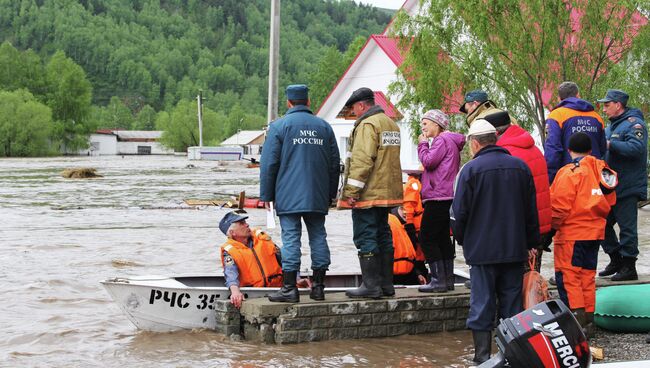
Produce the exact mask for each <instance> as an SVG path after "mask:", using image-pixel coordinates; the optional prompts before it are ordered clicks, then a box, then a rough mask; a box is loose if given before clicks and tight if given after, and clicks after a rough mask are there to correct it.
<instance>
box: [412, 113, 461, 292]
mask: <svg viewBox="0 0 650 368" xmlns="http://www.w3.org/2000/svg"><path fill="white" fill-rule="evenodd" d="M420 126H421V127H422V134H421V135H420V137H419V141H420V143H419V144H418V158H419V159H420V162H421V163H422V166H423V167H424V172H423V173H422V203H423V205H424V214H423V215H422V226H421V228H420V244H421V246H422V250H423V251H424V255H425V257H426V260H427V263H428V264H429V269H430V270H431V282H429V283H428V284H427V285H424V286H421V287H420V288H419V289H418V290H419V291H421V292H425V293H433V292H445V291H447V290H453V289H454V253H455V252H454V246H453V244H452V243H451V239H450V237H449V207H451V202H452V199H453V198H454V180H455V179H456V174H458V170H459V167H460V151H461V150H462V149H463V147H464V146H465V136H464V135H462V134H459V133H453V132H449V131H447V128H448V127H449V117H448V116H447V115H446V114H445V113H444V112H442V111H440V110H429V111H427V112H426V113H425V114H424V116H423V117H422V120H421V121H420Z"/></svg>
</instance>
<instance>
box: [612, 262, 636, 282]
mask: <svg viewBox="0 0 650 368" xmlns="http://www.w3.org/2000/svg"><path fill="white" fill-rule="evenodd" d="M635 263H636V258H634V257H623V260H622V266H621V269H620V270H618V272H617V273H616V274H615V275H614V276H612V281H631V280H638V279H639V275H637V273H636V265H635Z"/></svg>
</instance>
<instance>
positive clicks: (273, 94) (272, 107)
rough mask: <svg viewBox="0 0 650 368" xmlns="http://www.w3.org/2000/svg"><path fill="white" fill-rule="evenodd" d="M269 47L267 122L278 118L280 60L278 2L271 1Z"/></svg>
mask: <svg viewBox="0 0 650 368" xmlns="http://www.w3.org/2000/svg"><path fill="white" fill-rule="evenodd" d="M269 33H270V38H271V41H270V45H269V102H268V110H267V120H268V122H269V123H271V122H272V121H273V120H275V119H277V118H278V60H279V58H280V0H271V31H270V32H269Z"/></svg>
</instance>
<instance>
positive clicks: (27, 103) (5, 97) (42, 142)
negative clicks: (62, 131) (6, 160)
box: [0, 89, 54, 157]
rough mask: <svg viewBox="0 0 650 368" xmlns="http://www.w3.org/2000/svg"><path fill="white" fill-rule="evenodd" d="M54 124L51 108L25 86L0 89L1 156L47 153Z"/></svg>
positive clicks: (41, 154)
mask: <svg viewBox="0 0 650 368" xmlns="http://www.w3.org/2000/svg"><path fill="white" fill-rule="evenodd" d="M53 127H54V124H53V121H52V112H51V111H50V108H48V107H47V106H45V105H44V104H42V103H40V102H38V101H37V100H36V98H34V96H33V95H32V94H31V93H29V92H28V91H27V90H24V89H19V90H16V91H13V92H8V91H0V156H6V157H11V156H43V155H47V154H50V153H51V148H50V140H49V136H50V133H51V132H52V129H53Z"/></svg>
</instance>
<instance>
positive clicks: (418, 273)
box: [388, 207, 427, 285]
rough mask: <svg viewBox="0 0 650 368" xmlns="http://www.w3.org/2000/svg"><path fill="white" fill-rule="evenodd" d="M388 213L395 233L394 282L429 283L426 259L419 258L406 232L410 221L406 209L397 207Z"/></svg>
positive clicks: (400, 283) (389, 223)
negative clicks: (405, 213) (406, 217)
mask: <svg viewBox="0 0 650 368" xmlns="http://www.w3.org/2000/svg"><path fill="white" fill-rule="evenodd" d="M390 212H391V213H390V214H389V215H388V225H389V226H390V231H391V233H392V234H393V248H395V253H394V256H393V259H394V260H393V283H394V284H395V285H418V284H419V285H424V284H426V283H427V279H426V277H425V276H424V275H426V272H427V271H426V270H427V269H426V266H425V265H424V261H418V260H417V253H416V251H415V247H414V245H413V243H412V239H411V238H410V236H409V235H408V234H407V232H406V226H407V225H408V223H407V222H406V220H405V216H404V209H403V208H402V207H395V208H393V209H392V210H391V211H390Z"/></svg>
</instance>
